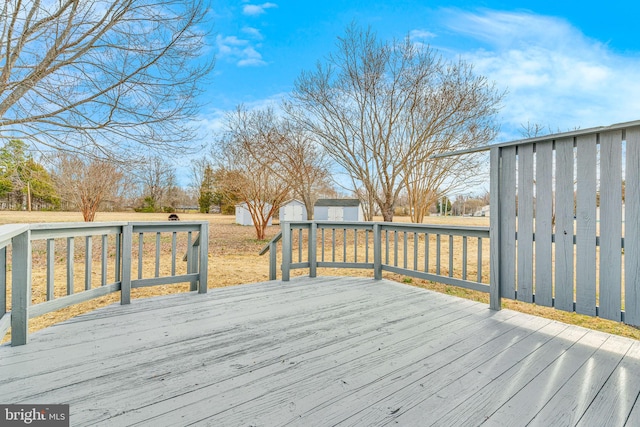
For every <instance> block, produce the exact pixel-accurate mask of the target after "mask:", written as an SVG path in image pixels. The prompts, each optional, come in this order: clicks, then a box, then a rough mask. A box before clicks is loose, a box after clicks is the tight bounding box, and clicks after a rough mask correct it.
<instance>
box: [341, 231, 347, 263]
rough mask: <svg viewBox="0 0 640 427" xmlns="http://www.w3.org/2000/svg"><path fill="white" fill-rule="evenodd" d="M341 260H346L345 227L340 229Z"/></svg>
mask: <svg viewBox="0 0 640 427" xmlns="http://www.w3.org/2000/svg"><path fill="white" fill-rule="evenodd" d="M342 262H347V228H346V227H345V228H343V229H342Z"/></svg>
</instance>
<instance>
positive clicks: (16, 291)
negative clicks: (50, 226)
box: [11, 230, 31, 346]
mask: <svg viewBox="0 0 640 427" xmlns="http://www.w3.org/2000/svg"><path fill="white" fill-rule="evenodd" d="M11 245H12V253H11V256H12V262H11V345H12V346H17V345H25V344H26V343H27V341H28V334H29V305H30V304H31V231H30V230H26V231H25V232H23V233H22V234H19V235H17V236H15V237H14V238H13V239H11Z"/></svg>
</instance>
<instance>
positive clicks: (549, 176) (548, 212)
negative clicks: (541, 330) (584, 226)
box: [535, 141, 553, 307]
mask: <svg viewBox="0 0 640 427" xmlns="http://www.w3.org/2000/svg"><path fill="white" fill-rule="evenodd" d="M535 233H536V239H535V240H536V242H535V254H536V266H535V269H536V280H535V297H536V304H538V305H543V306H546V307H551V306H552V305H553V274H552V271H553V268H552V266H553V244H552V241H551V235H552V234H553V142H552V141H546V142H538V143H536V221H535Z"/></svg>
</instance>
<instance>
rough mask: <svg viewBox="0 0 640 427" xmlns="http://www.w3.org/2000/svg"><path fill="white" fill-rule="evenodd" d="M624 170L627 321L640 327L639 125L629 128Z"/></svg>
mask: <svg viewBox="0 0 640 427" xmlns="http://www.w3.org/2000/svg"><path fill="white" fill-rule="evenodd" d="M625 173H626V176H625V182H626V184H625V187H626V188H625V192H626V194H625V204H626V207H625V219H624V227H625V228H624V237H625V245H624V275H625V277H624V284H625V291H624V297H625V309H624V311H625V313H624V314H625V319H624V320H625V322H626V323H628V324H630V325H634V326H640V128H634V129H631V130H627V162H626V168H625Z"/></svg>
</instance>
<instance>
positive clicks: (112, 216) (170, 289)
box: [0, 211, 640, 339]
mask: <svg viewBox="0 0 640 427" xmlns="http://www.w3.org/2000/svg"><path fill="white" fill-rule="evenodd" d="M179 215H180V218H181V219H183V220H194V221H195V220H207V221H209V222H210V231H209V235H210V241H209V281H208V287H209V288H216V287H224V286H231V285H237V284H241V283H253V282H260V281H265V280H267V279H268V273H269V260H268V257H267V256H262V257H261V256H259V255H258V252H259V251H260V249H261V248H262V247H263V246H264V244H265V243H266V241H258V240H256V239H255V231H254V229H253V227H243V226H239V225H236V224H234V220H235V218H234V217H233V216H225V215H204V214H195V213H194V214H185V213H180V214H179ZM166 219H167V214H146V213H134V212H114V213H110V212H100V213H98V215H97V218H96V220H97V221H164V220H166ZM377 220H381V219H377ZM395 220H396V221H397V222H408V221H409V220H408V218H406V217H397V218H396V219H395ZM80 221H82V217H81V215H80V214H79V213H76V212H12V211H0V224H10V223H19V222H31V223H35V222H80ZM425 222H426V223H429V224H447V225H468V226H471V225H473V226H488V224H489V220H488V218H468V217H465V218H460V217H444V218H443V217H428V218H426V220H425ZM279 231H280V227H279V226H278V225H274V226H271V227H268V229H267V238H268V239H270V238H272V237H273V236H275V235H276V234H277V233H278V232H279ZM487 246H488V245H487ZM185 247H186V246H185ZM458 247H459V246H458ZM145 248H146V246H145ZM36 249H37V247H36V246H35V245H34V261H33V279H34V280H33V294H34V300H33V301H34V302H39V301H43V300H44V295H45V291H44V283H45V282H44V274H45V272H44V270H45V269H44V256H40V255H38V254H39V253H38V251H37V250H36ZM486 249H487V250H488V248H486ZM149 250H150V251H151V250H152V248H151V247H150V248H149ZM93 253H94V256H97V254H98V253H99V251H97V250H94V252H93ZM76 255H77V256H80V255H81V254H78V253H77V254H76ZM456 256H458V255H457V254H456ZM486 261H487V262H488V257H487V258H486ZM78 264H79V265H78V271H79V273H78V274H77V276H76V277H78V279H79V280H81V279H82V275H81V273H80V271H81V268H82V262H81V261H78ZM144 268H145V269H146V268H149V269H152V268H153V266H152V265H151V264H148V265H145V266H144ZM483 271H484V272H485V274H486V273H487V272H488V269H485V270H483ZM303 274H306V270H293V271H292V276H295V275H303ZM469 274H472V272H469ZM318 275H319V276H322V275H357V276H364V277H370V276H372V275H373V272H369V271H363V270H344V269H340V270H333V269H319V270H318ZM384 277H385V278H388V279H391V280H396V281H399V282H404V283H411V284H413V285H415V286H420V287H425V288H428V289H432V290H436V291H438V292H442V293H446V294H450V295H455V296H460V297H464V298H468V299H472V300H475V301H483V302H485V303H488V295H487V294H484V293H480V292H474V291H469V290H466V289H461V288H456V287H453V286H447V285H441V284H434V283H430V282H427V281H424V280H421V279H415V278H408V277H404V276H401V275H397V274H391V273H387V272H385V273H384ZM75 286H76V288H77V290H78V291H80V290H82V289H83V288H82V286H83V284H82V283H80V281H78V282H77V283H76V284H75ZM188 286H189V285H167V286H159V287H158V286H156V287H150V288H140V289H134V290H133V291H132V297H133V298H142V297H150V296H155V295H162V294H168V293H174V292H183V291H185V290H188ZM60 292H62V290H61V291H60ZM9 300H10V299H9ZM118 301H119V294H117V293H116V294H112V295H108V296H105V297H102V298H99V299H96V300H92V301H89V302H86V303H83V304H78V305H76V306H73V307H69V308H66V309H63V310H60V311H57V312H55V313H49V314H47V315H44V316H41V317H38V318H35V319H32V320H31V322H30V330H31V331H35V330H39V329H42V328H44V327H46V326H49V325H51V324H53V323H56V322H58V321H61V320H65V319H68V318H71V317H73V316H76V315H78V314H80V313H83V312H85V311H88V310H92V309H94V308H97V307H102V306H105V305H108V304H112V303H114V302H118ZM503 305H504V306H505V307H507V308H511V309H514V310H518V311H522V312H526V313H530V314H535V315H538V316H542V317H546V318H551V319H555V320H559V321H562V322H566V323H572V324H577V325H581V326H584V327H588V328H592V329H597V330H601V331H605V332H609V333H614V334H618V335H623V336H627V337H631V338H635V339H640V331H639V330H638V329H636V328H633V327H629V326H626V325H623V324H620V323H617V322H612V321H607V320H603V319H599V318H592V317H588V316H583V315H578V314H575V313H566V312H562V311H559V310H554V309H550V308H546V307H540V306H537V305H532V304H526V303H520V302H517V301H510V300H504V302H503Z"/></svg>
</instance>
